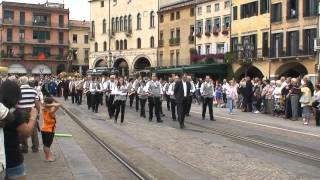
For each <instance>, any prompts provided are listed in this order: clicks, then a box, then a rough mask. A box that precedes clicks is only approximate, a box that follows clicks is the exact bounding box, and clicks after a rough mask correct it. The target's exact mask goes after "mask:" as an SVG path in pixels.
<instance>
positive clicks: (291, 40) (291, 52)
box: [287, 31, 299, 56]
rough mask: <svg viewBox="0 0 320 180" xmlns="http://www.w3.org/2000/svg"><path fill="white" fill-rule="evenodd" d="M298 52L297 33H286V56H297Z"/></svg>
mask: <svg viewBox="0 0 320 180" xmlns="http://www.w3.org/2000/svg"><path fill="white" fill-rule="evenodd" d="M298 52H299V31H291V32H287V54H288V56H297V55H298Z"/></svg>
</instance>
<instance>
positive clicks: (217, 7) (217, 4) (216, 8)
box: [214, 3, 220, 12]
mask: <svg viewBox="0 0 320 180" xmlns="http://www.w3.org/2000/svg"><path fill="white" fill-rule="evenodd" d="M219 10H220V4H219V3H216V4H214V11H216V12H217V11H219Z"/></svg>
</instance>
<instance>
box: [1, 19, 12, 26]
mask: <svg viewBox="0 0 320 180" xmlns="http://www.w3.org/2000/svg"><path fill="white" fill-rule="evenodd" d="M1 24H4V25H7V24H8V25H13V24H14V20H13V19H3V21H1Z"/></svg>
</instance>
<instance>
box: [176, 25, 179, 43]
mask: <svg viewBox="0 0 320 180" xmlns="http://www.w3.org/2000/svg"><path fill="white" fill-rule="evenodd" d="M176 43H177V44H179V43H180V28H177V29H176Z"/></svg>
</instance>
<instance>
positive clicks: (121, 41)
mask: <svg viewBox="0 0 320 180" xmlns="http://www.w3.org/2000/svg"><path fill="white" fill-rule="evenodd" d="M120 50H123V40H120Z"/></svg>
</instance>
